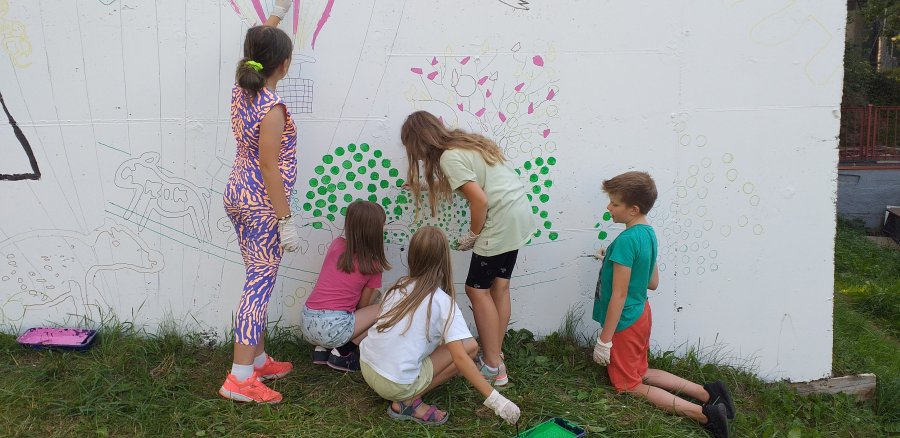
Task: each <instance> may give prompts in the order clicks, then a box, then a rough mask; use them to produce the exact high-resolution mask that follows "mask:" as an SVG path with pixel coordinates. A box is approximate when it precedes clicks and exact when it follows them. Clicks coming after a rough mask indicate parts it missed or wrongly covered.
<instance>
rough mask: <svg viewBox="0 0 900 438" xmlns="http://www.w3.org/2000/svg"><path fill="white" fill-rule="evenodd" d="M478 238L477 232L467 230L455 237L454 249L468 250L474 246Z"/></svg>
mask: <svg viewBox="0 0 900 438" xmlns="http://www.w3.org/2000/svg"><path fill="white" fill-rule="evenodd" d="M476 240H478V234H475V233H473V232H472V230H469V232H467V233H466V234H463V235H462V236H459V239H456V250H457V251H468V250H470V249H472V248H474V247H475V241H476Z"/></svg>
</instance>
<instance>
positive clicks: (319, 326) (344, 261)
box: [300, 200, 391, 371]
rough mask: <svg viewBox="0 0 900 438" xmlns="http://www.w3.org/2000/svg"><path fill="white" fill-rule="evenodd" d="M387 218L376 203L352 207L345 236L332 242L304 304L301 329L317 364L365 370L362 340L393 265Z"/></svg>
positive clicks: (372, 322) (343, 368)
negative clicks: (389, 255)
mask: <svg viewBox="0 0 900 438" xmlns="http://www.w3.org/2000/svg"><path fill="white" fill-rule="evenodd" d="M385 219H386V216H385V214H384V209H382V208H381V206H379V205H378V204H375V203H374V202H369V201H363V200H357V201H354V202H352V203H350V205H349V206H348V207H347V216H346V219H345V221H344V236H341V237H338V238H337V239H334V241H333V242H331V246H330V247H329V248H328V253H327V254H325V262H324V263H323V264H322V271H321V272H320V273H319V279H318V280H317V281H316V286H315V287H313V290H312V293H311V294H309V298H307V299H306V306H305V307H304V308H303V318H302V319H303V321H302V323H301V324H300V330H301V331H302V332H303V337H304V338H306V340H307V341H308V342H310V343H311V344H313V345H315V346H316V348H315V350H314V351H313V363H316V364H322V365H325V364H327V365H328V366H330V367H331V368H334V369H336V370H340V371H359V343H360V341H362V339H363V338H364V337H365V336H366V331H368V330H369V327H371V326H372V324H374V323H375V320H376V318H377V317H378V304H375V302H376V301H377V298H378V289H379V288H381V273H382V272H384V271H385V270H387V269H390V268H391V265H390V264H389V263H388V261H387V257H385V255H384V235H383V233H384V221H385ZM329 350H331V352H330V353H329Z"/></svg>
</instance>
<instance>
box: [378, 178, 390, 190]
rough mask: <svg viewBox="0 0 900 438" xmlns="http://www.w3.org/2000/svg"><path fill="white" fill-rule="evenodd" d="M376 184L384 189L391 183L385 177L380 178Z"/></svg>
mask: <svg viewBox="0 0 900 438" xmlns="http://www.w3.org/2000/svg"><path fill="white" fill-rule="evenodd" d="M378 185H379V186H381V188H383V189H386V188H388V186H390V185H391V184H390V183H389V182H388V181H387V180H386V179H383V180H381V182H380V183H378Z"/></svg>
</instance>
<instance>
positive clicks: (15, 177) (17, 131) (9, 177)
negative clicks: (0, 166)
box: [0, 93, 41, 181]
mask: <svg viewBox="0 0 900 438" xmlns="http://www.w3.org/2000/svg"><path fill="white" fill-rule="evenodd" d="M0 106H3V112H4V113H5V114H6V119H7V120H9V126H10V127H11V128H12V130H13V134H14V135H15V137H16V140H17V141H18V143H19V146H20V147H21V148H22V152H23V153H24V154H25V155H26V156H27V157H28V162H29V164H30V165H31V172H29V173H0V180H5V181H19V180H23V179H32V180H37V179H41V170H40V168H39V167H38V163H37V159H36V158H35V157H34V151H33V150H32V149H31V144H30V143H28V139H27V138H26V137H25V133H24V132H22V128H19V125H18V124H17V123H16V120H15V119H14V118H13V116H12V114H11V113H10V112H9V108H7V107H6V101H4V100H3V94H2V93H0ZM3 142H4V143H6V141H5V140H4V141H3Z"/></svg>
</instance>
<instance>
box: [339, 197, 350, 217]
mask: <svg viewBox="0 0 900 438" xmlns="http://www.w3.org/2000/svg"><path fill="white" fill-rule="evenodd" d="M351 199H353V198H352V197H351ZM341 215H342V216H346V215H347V207H341Z"/></svg>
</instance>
